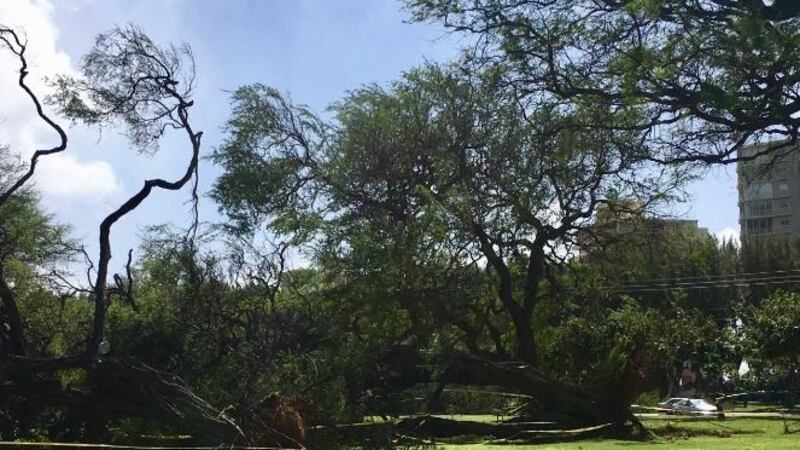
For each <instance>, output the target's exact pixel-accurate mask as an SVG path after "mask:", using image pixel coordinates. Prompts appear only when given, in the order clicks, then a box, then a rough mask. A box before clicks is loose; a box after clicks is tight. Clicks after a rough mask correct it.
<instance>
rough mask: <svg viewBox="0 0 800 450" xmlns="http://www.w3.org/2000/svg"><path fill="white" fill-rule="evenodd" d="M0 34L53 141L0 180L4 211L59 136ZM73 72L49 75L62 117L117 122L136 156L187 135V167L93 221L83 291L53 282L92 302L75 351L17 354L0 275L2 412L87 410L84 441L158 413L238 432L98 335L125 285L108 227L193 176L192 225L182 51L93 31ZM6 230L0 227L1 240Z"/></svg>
mask: <svg viewBox="0 0 800 450" xmlns="http://www.w3.org/2000/svg"><path fill="white" fill-rule="evenodd" d="M0 39H1V41H0V43H2V44H4V45H5V47H6V48H7V50H9V51H11V52H12V53H13V54H14V55H16V56H17V57H18V59H19V61H20V77H19V86H20V87H21V89H22V90H23V91H24V92H26V93H27V94H28V96H29V97H30V98H31V100H32V102H33V104H34V106H35V109H36V112H37V114H38V116H39V117H40V118H41V119H42V120H43V121H44V122H45V123H47V124H48V125H50V127H52V128H53V129H54V130H55V131H56V133H57V135H58V136H59V137H60V140H59V142H60V143H59V144H58V145H57V146H55V147H53V148H50V149H44V150H38V151H35V152H34V153H33V156H32V158H31V161H30V163H29V165H28V166H27V170H26V169H25V168H23V169H22V170H21V171H20V172H19V174H18V175H17V176H16V177H15V178H14V179H12V180H10V181H8V182H7V183H5V181H4V184H3V186H0V187H2V189H3V191H2V193H0V208H3V210H4V211H8V210H9V208H13V207H14V204H16V203H19V202H20V201H22V200H24V196H25V195H28V194H27V193H26V192H27V190H26V186H25V184H26V183H27V182H28V181H29V180H30V179H31V178H32V176H33V174H34V171H35V168H36V164H37V162H38V161H39V160H40V159H41V158H43V157H46V156H48V155H51V154H53V153H58V152H61V151H64V150H66V145H67V137H66V133H65V132H64V130H63V129H62V127H61V126H60V125H58V124H57V123H56V121H55V119H53V118H51V116H49V115H48V114H47V113H46V112H45V108H44V106H43V105H42V102H41V101H40V99H39V97H38V96H37V95H36V94H35V93H34V92H33V91H32V90H31V89H30V88H29V87H28V86H27V84H26V83H25V78H26V76H27V75H28V66H27V61H26V58H25V49H26V42H24V41H23V40H21V39H20V38H19V34H17V33H16V32H15V31H14V30H11V29H9V28H6V27H0ZM81 69H82V74H81V76H80V77H78V78H69V77H57V78H56V79H55V80H54V83H53V87H54V93H53V94H52V95H51V96H50V97H49V98H48V100H49V102H50V103H51V104H52V105H54V106H56V107H57V108H58V110H59V112H60V113H61V114H62V115H63V116H65V117H67V118H69V119H71V120H73V121H80V122H84V123H87V124H89V125H96V126H117V125H123V126H125V127H126V131H127V135H128V137H129V138H130V142H131V144H132V146H133V147H134V148H135V149H138V150H139V151H142V152H156V151H158V142H159V139H160V138H161V137H162V136H163V135H164V134H165V133H167V132H170V131H177V132H179V133H182V134H183V135H184V137H185V138H186V143H187V145H186V154H187V158H186V165H185V168H184V169H183V170H182V171H180V172H179V174H178V175H177V176H176V177H175V178H174V179H162V178H152V179H147V180H144V181H143V183H142V186H141V187H140V188H139V189H138V190H137V191H136V192H135V193H134V194H132V195H131V196H130V197H129V198H127V199H126V200H125V201H124V202H123V203H122V204H120V205H119V206H118V207H117V208H115V209H114V210H113V211H112V212H111V213H110V214H108V215H107V216H106V217H105V218H104V219H103V220H102V221H101V223H100V226H99V242H98V244H99V245H98V249H99V254H98V257H97V260H96V262H95V264H94V265H93V266H92V267H90V268H89V273H90V274H92V275H93V276H92V277H91V279H90V280H89V286H88V287H75V286H71V282H70V281H69V280H66V279H65V278H61V281H66V282H67V283H68V284H70V290H69V291H71V293H67V294H66V296H67V297H70V296H71V295H75V294H79V299H81V298H82V299H84V300H85V299H87V298H88V299H91V304H92V305H93V314H92V319H91V326H90V331H89V334H88V336H87V337H86V339H85V340H84V341H83V343H82V344H83V345H81V346H80V347H82V348H80V349H79V350H78V351H76V352H69V353H66V354H65V353H57V354H52V353H49V352H46V353H44V354H41V353H40V354H30V353H28V352H26V349H25V347H26V346H25V342H24V340H25V337H24V330H23V328H24V326H25V324H24V318H22V317H20V316H19V314H18V312H19V308H16V306H17V305H16V304H15V302H14V294H15V292H14V289H15V288H16V287H18V286H17V285H15V286H11V285H10V284H9V283H6V282H5V278H3V282H2V283H0V287H1V288H3V289H0V297H1V298H2V300H3V307H4V310H5V311H6V314H5V316H6V317H7V318H8V324H9V326H10V332H9V336H10V337H9V343H10V345H9V346H7V348H8V350H9V351H8V352H4V353H3V355H2V357H1V360H0V380H2V382H3V386H4V388H3V390H2V403H3V408H11V409H10V410H8V411H10V417H12V419H13V418H14V416H15V415H14V414H13V412H14V410H15V409H16V406H15V405H19V404H26V405H29V406H26V408H25V409H26V410H27V409H30V407H33V408H34V409H35V408H46V407H47V406H52V405H56V406H60V407H66V408H68V409H70V410H71V411H72V412H73V413H74V414H77V417H83V415H86V417H85V421H86V425H85V428H84V436H83V437H84V438H86V439H99V438H102V437H103V435H104V434H105V433H106V429H105V425H106V422H107V421H108V420H109V419H110V418H112V417H125V418H129V417H139V418H144V419H153V418H155V417H158V418H159V420H161V421H162V424H168V425H174V426H177V427H178V428H180V427H184V428H187V427H188V429H192V428H194V429H195V433H196V435H197V437H198V438H201V439H208V440H212V441H213V442H215V443H218V442H221V441H227V440H229V439H231V438H232V437H233V436H235V435H237V434H240V433H241V430H238V429H237V428H236V427H235V425H233V424H232V423H231V421H230V420H229V419H227V418H226V417H225V416H224V415H221V414H220V412H219V411H218V410H216V409H214V408H213V407H212V406H211V405H209V404H208V403H206V402H205V401H204V400H203V399H200V398H199V397H197V396H195V395H194V394H193V393H192V392H191V390H189V389H188V388H187V387H186V386H185V385H184V384H182V383H181V382H180V381H179V380H178V379H175V378H174V376H173V375H171V374H167V373H164V372H161V371H159V370H156V369H153V368H151V367H149V366H146V365H142V364H139V363H137V362H136V361H135V360H129V359H125V358H118V357H115V356H117V355H114V354H113V349H111V351H112V353H111V354H109V355H105V356H104V354H106V353H108V352H109V348H108V346H107V344H106V340H105V327H106V312H107V308H108V306H109V303H110V301H111V298H112V296H114V295H121V296H124V295H129V294H130V290H129V288H128V287H129V286H130V284H131V283H132V280H130V279H126V278H127V277H122V276H117V277H115V284H116V285H115V286H110V285H109V284H110V283H109V280H108V278H109V276H110V275H109V271H110V268H109V265H110V261H111V257H112V248H111V231H112V227H113V225H114V224H115V223H116V222H117V221H119V220H120V219H122V218H123V217H124V216H125V215H126V214H128V213H130V212H131V211H133V210H135V209H136V208H137V207H138V206H139V205H141V204H142V202H144V201H145V200H146V199H147V198H148V196H150V195H151V193H153V192H154V191H156V190H172V191H176V190H180V189H182V188H183V187H184V186H186V185H187V184H190V183H191V182H192V181H194V184H193V186H192V198H193V200H194V201H195V209H194V213H195V218H194V222H195V223H196V221H197V217H196V201H197V171H198V163H199V157H200V145H201V144H200V142H201V136H202V132H200V131H196V130H195V129H194V128H193V126H192V124H191V121H190V114H189V112H190V110H191V108H192V106H193V104H194V102H193V100H192V91H193V89H194V61H193V57H192V53H191V50H190V49H189V47H188V46H186V45H184V46H158V45H156V44H155V43H154V42H153V41H151V40H150V38H149V37H148V36H147V35H146V34H145V33H144V32H143V31H142V30H141V29H139V28H137V27H135V26H132V25H130V26H126V27H124V28H116V29H113V30H111V31H110V32H107V33H103V34H100V35H99V36H98V37H97V40H96V41H95V45H94V47H93V49H92V50H91V51H90V52H89V53H88V54H87V55H86V56H85V57H84V58H83V60H82V67H81ZM4 162H5V161H4ZM4 175H5V174H4ZM13 222H14V221H13V220H11V221H9V220H5V218H4V220H3V223H2V226H3V227H5V226H6V225H8V224H9V223H11V224H12V225H13ZM7 236H8V234H7V233H4V235H3V237H7ZM190 237H191V236H190ZM41 238H44V236H41ZM4 244H6V242H4ZM130 264H131V262H130V260H129V261H128V265H129V266H130ZM2 269H3V270H2V271H1V272H0V277H2V276H4V274H5V267H3V268H2ZM128 274H130V270H128ZM73 288H74V289H73ZM81 296H82V297H81ZM62 301H63V299H62ZM53 307H54V308H55V307H56V305H55V304H54V305H53ZM15 312H16V313H17V314H16V315H15V314H14V313H15ZM120 356H121V355H120ZM66 369H70V370H75V371H76V372H75V373H82V374H84V375H83V380H84V383H85V385H86V386H85V388H86V389H84V390H82V389H77V390H75V389H72V388H71V387H69V386H67V387H65V386H62V385H61V383H59V382H58V380H59V378H58V374H59V373H62V372H61V371H63V370H66ZM87 411H89V412H87ZM10 430H11V431H8V430H4V431H8V432H10V433H14V431H13V430H14V425H13V424H12V425H11V427H10ZM23 431H24V430H23Z"/></svg>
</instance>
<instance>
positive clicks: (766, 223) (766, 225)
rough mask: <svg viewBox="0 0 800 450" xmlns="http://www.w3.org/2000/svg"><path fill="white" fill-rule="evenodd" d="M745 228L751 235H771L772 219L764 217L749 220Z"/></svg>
mask: <svg viewBox="0 0 800 450" xmlns="http://www.w3.org/2000/svg"><path fill="white" fill-rule="evenodd" d="M745 227H746V230H747V232H748V233H750V234H759V233H771V232H772V217H762V218H760V219H747V221H745Z"/></svg>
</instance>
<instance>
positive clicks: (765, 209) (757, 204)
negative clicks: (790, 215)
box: [747, 200, 772, 216]
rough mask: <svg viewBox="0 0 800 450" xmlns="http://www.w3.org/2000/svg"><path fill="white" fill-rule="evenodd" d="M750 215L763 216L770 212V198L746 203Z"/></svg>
mask: <svg viewBox="0 0 800 450" xmlns="http://www.w3.org/2000/svg"><path fill="white" fill-rule="evenodd" d="M747 206H748V207H749V209H750V215H752V216H763V215H767V214H771V213H772V200H756V201H754V202H750V204H748V205H747Z"/></svg>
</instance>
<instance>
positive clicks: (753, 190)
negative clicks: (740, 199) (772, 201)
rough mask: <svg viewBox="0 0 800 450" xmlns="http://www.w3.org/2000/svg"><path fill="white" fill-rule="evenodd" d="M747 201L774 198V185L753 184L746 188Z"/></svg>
mask: <svg viewBox="0 0 800 450" xmlns="http://www.w3.org/2000/svg"><path fill="white" fill-rule="evenodd" d="M744 198H745V200H761V199H766V198H772V183H751V184H750V185H748V186H747V187H746V188H745V191H744Z"/></svg>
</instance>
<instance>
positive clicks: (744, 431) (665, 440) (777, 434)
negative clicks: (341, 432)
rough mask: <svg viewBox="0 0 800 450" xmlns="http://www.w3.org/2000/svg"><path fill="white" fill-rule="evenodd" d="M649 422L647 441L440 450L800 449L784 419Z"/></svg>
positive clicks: (444, 448)
mask: <svg viewBox="0 0 800 450" xmlns="http://www.w3.org/2000/svg"><path fill="white" fill-rule="evenodd" d="M644 423H645V425H646V426H647V427H648V428H649V429H651V430H652V431H653V432H654V433H655V434H656V435H657V437H656V438H654V439H652V440H650V441H647V442H629V441H618V440H607V439H606V440H584V441H578V442H569V443H561V444H541V445H491V444H486V443H480V441H476V440H473V442H472V443H464V444H445V445H441V446H439V449H440V450H550V449H553V450H563V449H576V450H577V449H581V450H640V449H647V450H658V449H671V448H678V449H686V450H689V449H703V450H705V449H711V450H714V449H737V450H739V449H778V450H779V449H800V422H794V423H793V424H792V426H791V429H792V430H793V431H794V433H791V434H786V433H784V432H783V430H784V423H783V420H781V419H780V418H770V419H750V418H737V419H726V420H696V419H681V418H677V417H669V418H658V419H647V420H645V421H644Z"/></svg>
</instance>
